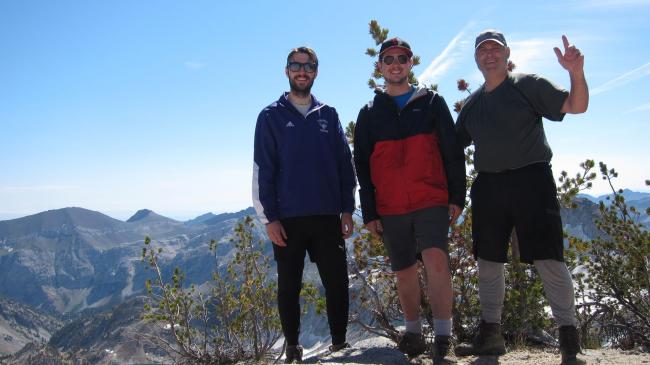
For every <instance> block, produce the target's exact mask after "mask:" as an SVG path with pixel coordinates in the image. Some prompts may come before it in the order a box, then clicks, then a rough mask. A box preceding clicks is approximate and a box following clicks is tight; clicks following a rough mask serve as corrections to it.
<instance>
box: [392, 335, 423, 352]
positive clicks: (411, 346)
mask: <svg viewBox="0 0 650 365" xmlns="http://www.w3.org/2000/svg"><path fill="white" fill-rule="evenodd" d="M397 348H398V349H399V350H400V351H402V352H403V353H405V354H406V355H408V356H409V357H413V356H418V355H420V354H422V353H424V351H426V349H427V346H426V344H425V343H424V336H422V334H421V333H413V332H404V333H403V334H402V338H400V339H399V343H398V344H397Z"/></svg>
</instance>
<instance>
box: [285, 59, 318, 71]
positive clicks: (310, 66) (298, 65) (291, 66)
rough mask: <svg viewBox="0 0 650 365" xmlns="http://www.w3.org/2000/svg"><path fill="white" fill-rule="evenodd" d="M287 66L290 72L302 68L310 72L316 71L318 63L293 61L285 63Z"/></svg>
mask: <svg viewBox="0 0 650 365" xmlns="http://www.w3.org/2000/svg"><path fill="white" fill-rule="evenodd" d="M287 68H288V69H289V71H291V72H298V71H300V69H301V68H302V69H303V70H305V72H310V73H311V72H315V71H316V69H317V68H318V65H317V64H315V63H313V62H306V63H302V62H295V61H294V62H289V63H287Z"/></svg>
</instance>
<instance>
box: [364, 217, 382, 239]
mask: <svg viewBox="0 0 650 365" xmlns="http://www.w3.org/2000/svg"><path fill="white" fill-rule="evenodd" d="M366 228H368V230H369V231H370V233H372V235H373V236H375V237H377V238H380V239H381V235H382V233H384V227H383V226H382V225H381V221H380V220H379V219H375V220H374V221H370V222H368V223H366Z"/></svg>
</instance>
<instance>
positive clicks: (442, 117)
mask: <svg viewBox="0 0 650 365" xmlns="http://www.w3.org/2000/svg"><path fill="white" fill-rule="evenodd" d="M431 103H432V106H431V107H432V108H433V112H434V115H435V116H436V132H437V133H438V136H439V141H440V142H439V143H440V153H441V155H442V161H443V164H444V166H445V172H446V173H447V190H448V191H449V203H450V204H455V205H458V206H459V207H462V206H464V205H465V184H466V179H467V176H466V175H465V153H464V152H463V146H462V145H461V144H460V143H459V142H458V140H457V137H456V131H455V129H454V121H453V119H452V117H451V113H450V112H449V108H448V107H447V103H445V99H444V98H443V97H442V96H440V95H439V94H434V96H433V98H432V100H431Z"/></svg>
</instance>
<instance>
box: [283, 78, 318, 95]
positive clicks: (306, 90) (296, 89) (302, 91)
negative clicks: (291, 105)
mask: <svg viewBox="0 0 650 365" xmlns="http://www.w3.org/2000/svg"><path fill="white" fill-rule="evenodd" d="M313 85H314V79H311V81H309V83H308V84H307V85H305V86H303V87H300V86H299V85H298V84H297V83H296V82H295V81H294V80H292V79H289V87H290V88H291V92H292V93H293V94H295V95H297V96H300V97H303V98H304V97H307V96H309V95H310V94H311V87H312V86H313Z"/></svg>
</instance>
